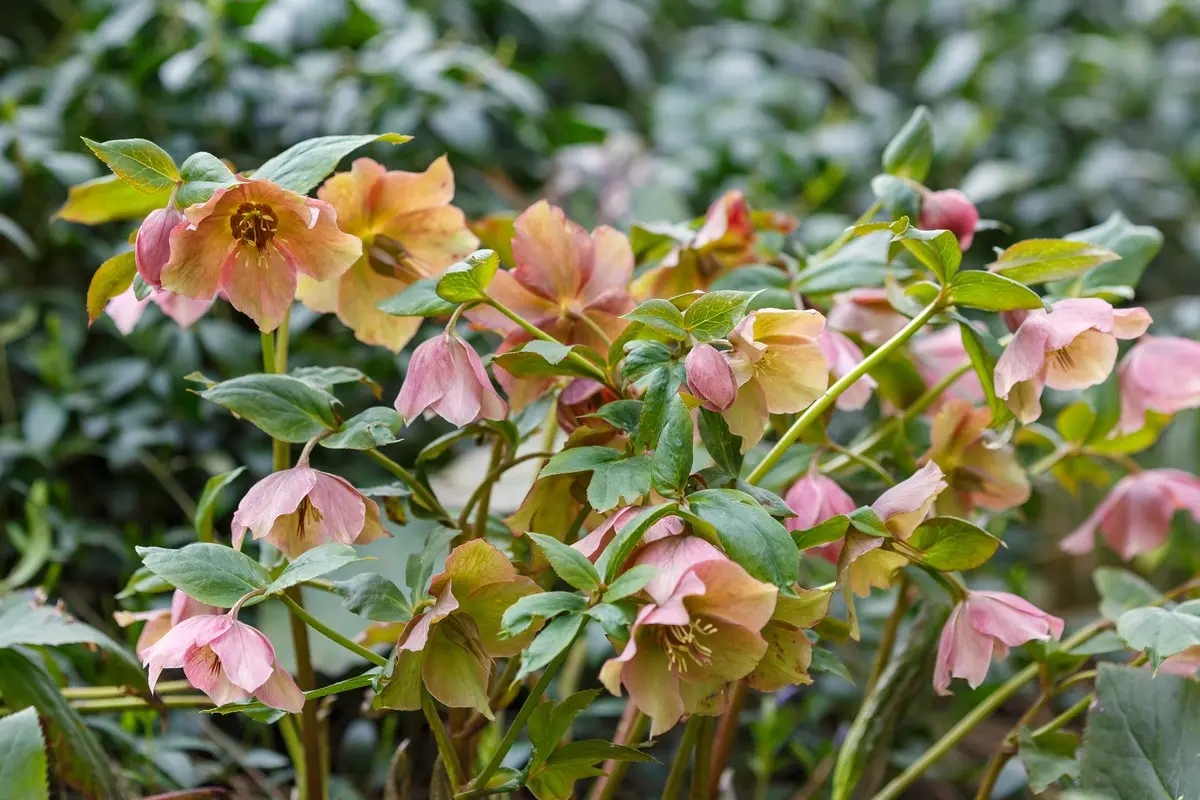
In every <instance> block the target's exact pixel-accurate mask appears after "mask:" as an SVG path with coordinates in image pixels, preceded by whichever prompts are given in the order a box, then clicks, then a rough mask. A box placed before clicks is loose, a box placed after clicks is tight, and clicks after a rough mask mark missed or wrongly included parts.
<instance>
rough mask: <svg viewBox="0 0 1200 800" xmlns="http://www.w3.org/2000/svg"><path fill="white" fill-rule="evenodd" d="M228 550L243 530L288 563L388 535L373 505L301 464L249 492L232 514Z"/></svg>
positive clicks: (343, 481)
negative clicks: (330, 546)
mask: <svg viewBox="0 0 1200 800" xmlns="http://www.w3.org/2000/svg"><path fill="white" fill-rule="evenodd" d="M232 531H233V546H234V547H236V548H239V549H240V548H241V546H242V540H243V538H245V536H246V531H250V533H251V534H252V535H253V536H254V538H255V539H266V540H267V541H268V542H270V543H271V544H273V545H274V546H275V547H277V548H279V550H281V551H282V552H283V554H284V555H285V556H287V557H288V558H289V559H294V558H296V557H297V556H299V555H300V554H301V553H304V552H306V551H308V550H311V549H312V548H314V547H319V546H320V545H323V544H326V543H328V542H341V543H342V544H367V543H369V542H373V541H375V540H377V539H382V538H384V537H385V536H391V534H390V533H388V532H387V531H385V530H384V529H383V525H382V524H381V522H380V517H379V506H378V504H376V502H375V501H374V500H372V499H371V498H369V497H365V496H363V495H362V493H360V492H359V491H358V490H357V489H355V488H354V487H353V486H351V485H350V482H349V481H347V480H346V479H345V478H340V477H338V476H337V475H331V474H329V473H328V472H321V471H320V470H315V469H312V468H311V467H309V466H308V464H307V462H303V463H300V464H297V465H296V466H295V467H293V468H291V469H284V470H280V471H279V472H273V473H271V474H270V475H268V476H267V477H265V478H263V479H262V480H261V481H259V482H258V483H256V484H254V485H253V486H252V487H250V491H248V492H246V495H245V496H244V497H243V498H242V501H241V502H240V503H238V507H237V511H235V512H234V514H233V526H232Z"/></svg>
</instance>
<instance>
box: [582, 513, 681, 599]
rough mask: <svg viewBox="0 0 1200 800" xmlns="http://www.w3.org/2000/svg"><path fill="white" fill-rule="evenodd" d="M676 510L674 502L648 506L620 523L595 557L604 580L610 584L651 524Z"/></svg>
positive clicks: (597, 567)
mask: <svg viewBox="0 0 1200 800" xmlns="http://www.w3.org/2000/svg"><path fill="white" fill-rule="evenodd" d="M678 511H679V505H678V504H677V503H674V502H670V503H663V504H661V505H657V506H650V507H649V508H644V509H642V510H641V511H639V512H638V515H637V516H636V517H634V518H633V519H631V520H630V521H629V522H626V523H625V524H624V525H622V526H621V529H620V530H618V531H617V535H616V536H615V537H614V538H613V540H612V541H611V542H610V543H609V545H608V547H606V548H604V552H603V553H601V554H600V558H598V559H596V570H597V571H598V572H599V573H600V574H601V575H603V576H604V582H605V583H606V584H611V583H612V582H613V580H615V579H616V577H617V574H618V573H619V572H620V571H621V567H622V566H624V564H625V559H626V558H628V557H629V554H630V553H631V552H633V548H634V547H636V546H637V543H638V542H639V541H641V538H642V535H643V534H645V533H646V531H647V530H649V529H650V526H651V525H653V524H654V523H656V522H658V521H659V520H660V519H664V518H666V517H669V516H671V515H672V514H676V513H677V512H678Z"/></svg>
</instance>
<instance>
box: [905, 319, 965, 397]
mask: <svg viewBox="0 0 1200 800" xmlns="http://www.w3.org/2000/svg"><path fill="white" fill-rule="evenodd" d="M909 350H911V351H912V354H913V356H914V357H915V360H916V367H917V372H919V373H920V374H921V379H922V380H923V381H925V384H926V385H927V386H933V385H934V384H936V383H938V382H939V381H941V380H942V379H943V378H945V377H946V376H948V375H949V374H950V373H951V372H953V371H955V370H957V369H958V368H959V367H961V366H962V365H963V364H966V363H967V360H968V358H969V357H968V355H967V349H966V348H965V347H963V343H962V330H961V329H959V327H958V326H957V325H947V326H946V327H944V328H942V329H941V330H938V331H934V332H933V333H926V334H921V335H919V336H914V337H913V339H912V342H911V344H909ZM947 398H961V399H963V400H969V401H970V402H972V403H980V402H983V399H984V394H983V384H981V383H980V382H979V376H978V375H977V374H976V373H975V370H973V369H969V370H967V371H966V372H964V373H963V374H962V376H961V377H960V378H958V379H957V380H955V381H954V383H952V384H950V386H948V387H947V388H946V390H945V391H944V392H942V394H941V396H940V397H939V398H938V400H937V401H936V402H935V405H934V408H936V407H937V406H938V405H940V404H941V403H943V402H946V399H947Z"/></svg>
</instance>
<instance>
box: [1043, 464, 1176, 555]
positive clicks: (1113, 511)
mask: <svg viewBox="0 0 1200 800" xmlns="http://www.w3.org/2000/svg"><path fill="white" fill-rule="evenodd" d="M1180 509H1186V510H1187V511H1188V513H1190V514H1191V515H1192V518H1193V519H1195V520H1198V521H1200V478H1197V477H1196V476H1195V475H1191V474H1189V473H1187V472H1184V471H1183V470H1178V469H1148V470H1146V471H1145V472H1135V473H1132V474H1130V475H1126V476H1125V477H1124V478H1121V480H1119V481H1117V484H1116V485H1115V486H1113V488H1112V491H1111V492H1109V493H1108V497H1106V498H1104V502H1102V503H1101V504H1100V505H1098V506H1097V507H1096V510H1095V511H1093V512H1092V515H1091V516H1090V517H1088V518H1087V520H1086V521H1085V522H1084V523H1083V524H1082V525H1080V526H1079V527H1078V528H1077V529H1076V530H1075V532H1074V533H1072V534H1071V535H1070V536H1068V537H1067V538H1065V539H1063V540H1062V542H1061V543H1060V544H1059V546H1060V547H1062V549H1063V550H1065V551H1067V552H1068V553H1074V554H1079V553H1087V552H1090V551H1091V549H1092V547H1094V546H1095V542H1096V531H1097V530H1099V531H1100V535H1101V536H1103V537H1104V540H1105V541H1106V542H1108V546H1109V547H1111V548H1112V549H1113V550H1114V551H1115V552H1116V554H1117V555H1119V556H1120V557H1121V558H1123V559H1125V560H1126V561H1128V560H1130V559H1131V558H1133V557H1134V556H1136V555H1138V554H1140V553H1145V552H1148V551H1150V550H1153V549H1155V548H1157V547H1160V546H1161V545H1162V544H1163V543H1164V542H1166V541H1167V536H1168V535H1169V534H1170V532H1171V518H1172V517H1173V516H1175V512H1176V511H1179V510H1180Z"/></svg>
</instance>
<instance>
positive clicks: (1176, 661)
mask: <svg viewBox="0 0 1200 800" xmlns="http://www.w3.org/2000/svg"><path fill="white" fill-rule="evenodd" d="M1147 666H1149V665H1147ZM1158 671H1159V672H1165V673H1167V674H1168V675H1178V676H1179V677H1181V678H1195V677H1196V673H1197V672H1198V671H1200V646H1196V647H1189V648H1187V649H1186V650H1182V651H1180V652H1178V653H1176V654H1175V655H1173V656H1168V657H1167V658H1166V659H1164V660H1163V662H1162V663H1161V664H1159V665H1158Z"/></svg>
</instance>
